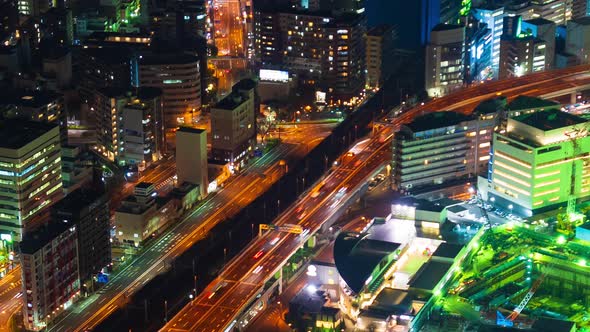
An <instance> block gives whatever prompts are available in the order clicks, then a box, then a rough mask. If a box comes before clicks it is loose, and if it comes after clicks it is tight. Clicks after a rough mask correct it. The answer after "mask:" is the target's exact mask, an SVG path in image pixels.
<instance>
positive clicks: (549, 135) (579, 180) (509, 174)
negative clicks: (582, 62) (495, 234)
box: [488, 109, 590, 217]
mask: <svg viewBox="0 0 590 332" xmlns="http://www.w3.org/2000/svg"><path fill="white" fill-rule="evenodd" d="M588 125H589V123H588V121H587V120H585V119H583V118H580V117H577V116H575V115H571V114H569V113H565V112H561V111H559V110H555V109H550V110H545V111H538V112H535V113H529V114H522V115H519V116H516V117H514V118H509V119H508V123H507V127H506V132H505V133H495V134H494V140H493V151H492V153H491V157H492V158H491V161H490V176H489V178H488V181H489V184H490V188H489V193H488V199H489V200H490V201H492V202H494V204H496V205H499V206H502V207H503V208H504V209H506V210H510V211H511V212H512V213H514V214H518V215H523V216H527V217H528V216H531V215H533V214H536V213H540V212H544V211H549V210H553V209H557V208H558V207H560V206H565V205H567V203H568V200H570V199H574V200H586V199H587V198H588V196H589V195H590V180H589V179H588V178H587V174H588V173H589V172H590V166H588V165H587V164H588V154H589V152H590V136H588V132H587V128H588Z"/></svg>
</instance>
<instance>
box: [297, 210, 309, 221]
mask: <svg viewBox="0 0 590 332" xmlns="http://www.w3.org/2000/svg"><path fill="white" fill-rule="evenodd" d="M305 216H307V211H303V213H302V214H300V215H298V216H297V219H299V220H301V219H303V218H305Z"/></svg>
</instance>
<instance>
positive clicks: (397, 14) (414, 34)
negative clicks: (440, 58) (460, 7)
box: [365, 0, 457, 51]
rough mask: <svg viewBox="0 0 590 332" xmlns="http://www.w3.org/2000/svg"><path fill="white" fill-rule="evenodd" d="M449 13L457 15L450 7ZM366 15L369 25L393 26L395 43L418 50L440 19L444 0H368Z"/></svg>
mask: <svg viewBox="0 0 590 332" xmlns="http://www.w3.org/2000/svg"><path fill="white" fill-rule="evenodd" d="M443 1H446V2H449V3H450V2H452V1H453V0H450V1H449V0H443ZM448 13H449V14H451V15H449V16H454V14H452V13H451V11H450V10H449V11H448ZM445 14H446V13H445ZM365 15H366V16H367V22H368V26H369V28H373V27H376V26H378V25H381V24H387V25H391V26H393V27H394V29H395V34H396V35H397V36H398V39H397V41H396V47H399V48H401V49H406V50H413V51H419V50H421V48H422V47H424V46H426V44H427V43H428V42H429V38H430V31H432V29H433V28H434V27H435V26H436V25H437V24H439V23H441V0H417V1H391V0H374V1H366V4H365ZM452 23H457V22H452Z"/></svg>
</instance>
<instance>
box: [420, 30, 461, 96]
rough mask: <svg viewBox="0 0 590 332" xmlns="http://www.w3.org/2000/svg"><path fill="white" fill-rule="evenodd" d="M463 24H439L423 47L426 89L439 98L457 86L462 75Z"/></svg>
mask: <svg viewBox="0 0 590 332" xmlns="http://www.w3.org/2000/svg"><path fill="white" fill-rule="evenodd" d="M464 61H465V27H464V26H459V25H451V24H439V25H437V26H436V27H435V28H434V29H433V30H432V33H431V34H430V43H429V44H428V45H427V46H426V60H425V65H426V67H425V73H424V74H425V82H426V84H425V88H426V92H427V93H428V95H429V96H433V97H440V96H444V95H446V94H448V93H449V92H451V91H453V90H455V89H458V88H460V87H461V86H462V85H463V83H464V75H465V63H464Z"/></svg>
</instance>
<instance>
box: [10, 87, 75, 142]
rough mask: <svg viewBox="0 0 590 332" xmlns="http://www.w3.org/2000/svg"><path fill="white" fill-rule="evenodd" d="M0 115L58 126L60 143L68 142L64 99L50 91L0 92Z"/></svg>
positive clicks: (21, 90) (17, 90)
mask: <svg viewBox="0 0 590 332" xmlns="http://www.w3.org/2000/svg"><path fill="white" fill-rule="evenodd" d="M0 95H1V96H2V98H0V99H1V100H2V101H0V113H2V117H3V118H5V119H25V120H31V121H39V122H46V123H51V124H55V125H57V126H59V131H60V142H61V144H62V145H65V144H67V142H68V132H67V122H66V112H65V107H64V97H63V95H62V94H60V93H56V92H54V91H50V90H35V91H29V90H23V89H15V90H7V91H3V92H0Z"/></svg>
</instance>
